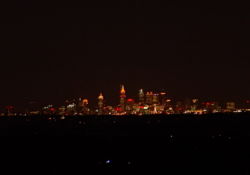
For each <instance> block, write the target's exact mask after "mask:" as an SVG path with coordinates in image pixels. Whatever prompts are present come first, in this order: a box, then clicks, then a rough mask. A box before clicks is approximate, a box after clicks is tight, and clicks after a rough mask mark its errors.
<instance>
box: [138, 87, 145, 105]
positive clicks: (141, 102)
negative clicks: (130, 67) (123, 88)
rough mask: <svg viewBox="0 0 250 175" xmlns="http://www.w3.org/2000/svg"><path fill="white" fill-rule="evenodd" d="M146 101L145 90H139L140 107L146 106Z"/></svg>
mask: <svg viewBox="0 0 250 175" xmlns="http://www.w3.org/2000/svg"><path fill="white" fill-rule="evenodd" d="M144 103H145V99H144V92H143V89H140V90H139V105H144Z"/></svg>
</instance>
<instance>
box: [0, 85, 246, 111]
mask: <svg viewBox="0 0 250 175" xmlns="http://www.w3.org/2000/svg"><path fill="white" fill-rule="evenodd" d="M117 92H119V93H116V94H117V96H116V98H117V100H116V102H114V101H113V102H112V101H110V99H107V98H106V94H105V93H103V91H101V92H100V93H99V95H98V96H96V98H94V99H89V98H86V97H83V96H81V97H77V98H69V99H65V100H64V101H62V102H61V103H60V104H53V103H50V102H47V103H44V104H42V103H40V102H38V101H29V102H27V103H26V104H24V105H25V107H20V106H14V105H7V106H1V110H0V113H1V112H2V114H1V115H6V114H7V115H9V116H12V115H16V113H19V114H21V115H24V114H25V115H34V114H36V115H37V114H44V115H48V114H54V115H149V114H188V113H192V114H203V113H218V112H243V111H250V100H244V101H241V102H238V101H233V100H228V101H226V102H220V101H216V100H214V99H210V100H204V99H199V98H195V97H193V98H183V99H176V98H175V97H174V96H173V95H171V93H169V92H168V91H166V90H162V91H145V90H144V89H138V90H137V95H136V96H131V95H130V94H128V93H127V92H128V90H127V89H126V86H125V85H123V84H121V85H120V90H119V91H117ZM6 112H7V113H6Z"/></svg>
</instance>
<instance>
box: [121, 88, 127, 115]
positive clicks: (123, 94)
mask: <svg viewBox="0 0 250 175" xmlns="http://www.w3.org/2000/svg"><path fill="white" fill-rule="evenodd" d="M125 103H126V91H125V88H124V85H122V86H121V91H120V106H121V109H122V111H124V110H125V105H126V104H125Z"/></svg>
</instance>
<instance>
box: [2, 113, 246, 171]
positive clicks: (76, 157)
mask: <svg viewBox="0 0 250 175" xmlns="http://www.w3.org/2000/svg"><path fill="white" fill-rule="evenodd" d="M0 135H1V136H11V137H1V138H2V139H1V140H2V142H1V150H2V155H1V159H2V161H3V162H4V163H3V164H1V168H2V170H3V169H4V170H5V171H6V172H8V173H7V174H16V173H26V174H27V173H28V174H93V173H94V172H97V171H98V172H101V173H103V174H104V173H106V172H108V173H115V174H122V173H126V174H130V173H139V174H144V173H149V174H237V175H238V174H239V175H241V174H243V175H247V174H250V168H249V167H250V161H249V158H250V149H249V148H250V147H249V146H250V145H249V143H248V142H249V139H250V114H249V113H239V114H211V115H202V116H192V115H173V116H141V117H138V116H123V117H113V116H74V117H70V116H68V117H65V118H64V117H61V116H32V117H31V116H29V117H2V118H0ZM13 136H14V137H13ZM17 136H30V137H17ZM51 136H63V137H51ZM5 174H6V173H5Z"/></svg>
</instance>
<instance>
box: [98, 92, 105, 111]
mask: <svg viewBox="0 0 250 175" xmlns="http://www.w3.org/2000/svg"><path fill="white" fill-rule="evenodd" d="M103 101H104V97H103V95H102V93H100V95H99V97H98V115H102V114H103V107H104V102H103Z"/></svg>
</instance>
